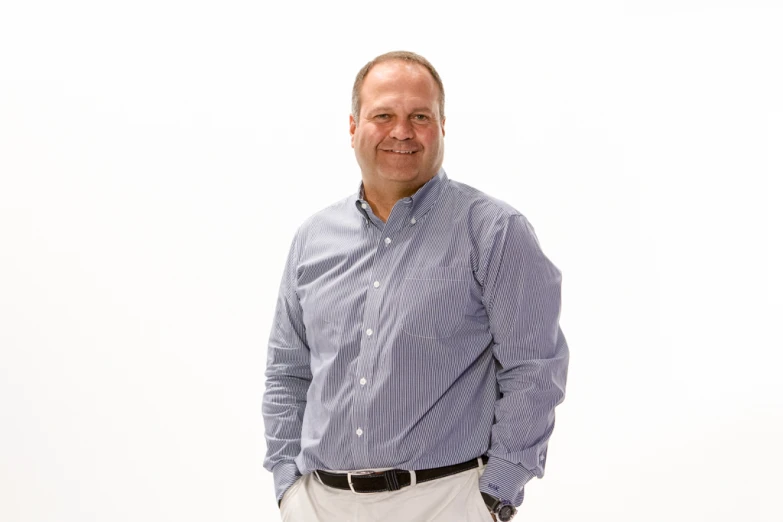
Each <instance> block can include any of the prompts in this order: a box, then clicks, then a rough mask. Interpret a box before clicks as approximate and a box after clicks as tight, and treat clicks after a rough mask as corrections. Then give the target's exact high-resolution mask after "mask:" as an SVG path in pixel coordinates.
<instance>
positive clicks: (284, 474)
mask: <svg viewBox="0 0 783 522" xmlns="http://www.w3.org/2000/svg"><path fill="white" fill-rule="evenodd" d="M272 475H273V477H274V481H275V497H277V505H278V506H279V505H280V500H281V499H282V498H283V494H284V493H285V492H286V490H287V489H288V488H290V487H291V486H292V485H293V483H294V482H296V480H297V479H298V478H299V477H301V476H302V474H301V473H299V468H297V467H296V463H295V462H294V461H292V460H289V461H285V462H280V463H279V464H277V465H276V466H275V467H274V468H272Z"/></svg>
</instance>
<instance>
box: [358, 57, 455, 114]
mask: <svg viewBox="0 0 783 522" xmlns="http://www.w3.org/2000/svg"><path fill="white" fill-rule="evenodd" d="M393 60H401V61H403V62H408V63H416V64H419V65H421V66H423V67H424V68H425V69H427V70H428V71H429V73H430V75H431V76H432V79H433V80H435V83H436V84H437V86H438V92H439V94H440V96H439V98H440V99H439V100H438V101H439V104H438V109H439V110H440V119H441V120H443V118H445V117H446V113H445V110H444V109H445V106H446V93H445V92H444V90H443V82H442V81H441V79H440V75H439V74H438V71H436V70H435V67H433V66H432V64H431V63H430V62H429V61H428V60H427V59H426V58H424V57H423V56H421V55H418V54H416V53H412V52H409V51H392V52H390V53H385V54H382V55H380V56H376V57H375V58H373V59H372V60H370V61H369V62H367V64H366V65H365V66H364V67H362V68H361V70H360V71H359V73H358V74H357V75H356V80H354V82H353V93H352V96H351V114H352V115H353V118H354V120H356V121H357V122H358V121H359V111H360V109H361V102H360V100H359V94H360V92H361V90H362V85H364V79H365V78H366V77H367V74H369V72H370V69H372V68H373V67H375V66H376V65H378V64H380V63H384V62H390V61H393Z"/></svg>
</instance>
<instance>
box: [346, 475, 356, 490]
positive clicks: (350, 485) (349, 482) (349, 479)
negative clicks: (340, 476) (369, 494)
mask: <svg viewBox="0 0 783 522" xmlns="http://www.w3.org/2000/svg"><path fill="white" fill-rule="evenodd" d="M348 487H349V488H351V491H353V492H354V493H356V490H355V489H353V482H351V474H350V473H348Z"/></svg>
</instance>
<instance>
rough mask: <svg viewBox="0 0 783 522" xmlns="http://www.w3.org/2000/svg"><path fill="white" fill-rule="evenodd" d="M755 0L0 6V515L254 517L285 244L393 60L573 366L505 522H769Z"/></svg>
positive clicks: (774, 399)
mask: <svg viewBox="0 0 783 522" xmlns="http://www.w3.org/2000/svg"><path fill="white" fill-rule="evenodd" d="M782 26H783V8H781V7H780V4H779V3H778V2H772V1H770V2H756V1H744V2H740V1H706V0H705V1H696V0H678V1H673V0H665V1H657V2H643V1H638V2H633V1H619V0H618V1H597V2H575V1H564V2H537V3H524V4H519V5H516V4H513V3H511V2H509V3H502V2H491V1H490V2H481V3H479V4H461V3H459V2H454V3H446V2H438V3H427V2H408V3H392V4H388V3H384V4H372V3H369V2H358V1H357V2H350V3H349V2H336V3H335V2H305V3H293V2H291V3H287V4H286V3H284V2H275V3H274V5H269V4H268V3H265V2H249V1H226V2H220V3H218V2H184V1H176V0H156V1H154V2H153V1H137V2H99V1H86V0H76V1H73V2H53V1H48V2H43V1H29V2H21V1H16V2H14V1H13V0H10V1H8V2H4V3H3V5H2V6H1V7H0V520H2V521H3V522H77V521H78V522H88V521H100V522H125V521H134V522H136V521H139V522H140V521H174V520H176V521H178V520H187V521H191V522H206V521H210V522H215V521H232V522H240V521H259V520H263V521H267V520H270V521H271V520H276V517H277V506H276V504H275V501H274V493H273V487H272V475H271V474H270V473H268V472H266V471H265V470H264V469H263V468H262V459H263V456H264V453H265V442H264V436H263V423H262V419H261V398H262V394H263V390H264V376H263V372H264V368H265V363H266V341H267V338H268V334H269V329H270V324H271V318H272V311H273V306H274V303H275V298H276V294H277V288H278V284H279V279H280V275H281V269H282V264H283V261H284V258H285V255H286V252H287V249H288V245H289V242H290V240H291V237H292V234H293V232H294V230H295V229H296V227H297V226H298V225H299V224H300V223H301V222H302V221H303V220H304V219H305V218H306V217H307V216H309V215H310V214H312V213H313V212H315V211H317V210H319V209H321V208H323V207H325V206H326V205H328V204H330V203H332V202H333V201H335V200H337V199H339V198H342V197H344V196H346V195H348V194H349V193H351V192H352V191H354V190H356V188H357V187H358V182H359V179H360V178H359V170H358V167H357V166H356V163H355V159H354V156H353V151H352V149H351V148H350V144H349V135H348V112H349V108H350V88H351V85H352V82H353V77H354V75H355V74H356V72H357V71H358V69H359V68H360V67H361V66H362V65H363V64H364V63H366V62H367V61H368V60H370V59H371V58H373V57H374V56H376V55H378V54H381V53H383V52H386V51H390V50H398V49H406V50H412V51H415V52H418V53H420V54H423V55H424V56H425V57H427V58H428V59H430V60H431V61H432V62H433V63H434V65H435V66H436V67H437V68H438V69H439V71H440V73H441V76H442V78H443V80H444V83H445V87H446V114H447V123H446V159H445V162H444V167H445V168H446V170H447V172H448V174H449V176H450V177H451V178H452V179H454V180H458V181H462V182H465V183H468V184H470V185H473V186H475V187H477V188H479V189H481V190H483V191H485V192H487V193H489V194H491V195H494V196H496V197H500V198H501V199H504V200H506V201H507V202H509V203H511V204H512V205H514V206H515V207H516V208H518V209H519V210H520V211H521V212H522V213H523V214H524V215H525V216H527V218H528V219H529V220H530V221H531V222H532V224H533V225H534V227H535V229H536V231H537V234H538V237H539V240H540V242H541V245H542V247H543V249H544V251H545V253H546V254H547V255H548V256H549V257H550V259H552V261H553V262H554V263H555V264H556V266H558V267H559V268H560V269H561V271H562V273H563V308H562V315H561V326H562V328H563V330H564V332H565V335H566V338H567V340H568V342H569V345H570V347H571V366H570V371H569V382H568V389H567V394H566V399H565V402H564V403H563V404H562V405H561V406H560V407H559V408H558V410H557V422H556V428H555V432H554V434H553V436H552V439H551V441H550V449H549V458H548V460H547V469H546V475H545V477H544V479H543V480H538V479H534V480H533V481H532V482H531V483H530V484H529V485H528V487H527V490H526V501H525V504H524V505H523V507H522V509H521V512H520V515H519V519H520V520H522V521H540V522H544V521H551V522H561V521H568V520H574V521H576V520H580V521H588V520H589V521H601V522H628V521H632V522H653V521H656V522H658V521H661V520H673V521H683V522H685V521H710V522H713V521H726V522H728V521H738V520H739V521H743V522H751V521H753V522H755V521H764V522H767V521H769V522H773V521H780V520H783V509H781V507H780V503H779V497H780V493H779V491H780V486H781V483H780V469H781V466H783V451H782V450H781V440H783V393H781V390H782V386H781V382H780V378H779V377H778V375H779V372H780V370H779V368H780V366H781V364H782V363H783V355H781V351H783V346H782V344H781V340H780V334H779V332H778V331H776V330H777V328H779V327H780V325H781V317H783V299H782V298H781V295H783V278H781V270H780V267H781V266H783V249H782V248H781V241H780V238H781V236H782V235H783V234H781V225H783V213H782V212H781V207H780V206H781V198H783V181H782V178H783V103H782V101H781V94H780V93H783V73H782V68H781V63H783V53H781V49H783V36H782V35H783V33H782V32H781V27H782Z"/></svg>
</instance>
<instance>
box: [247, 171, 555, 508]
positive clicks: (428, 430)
mask: <svg viewBox="0 0 783 522" xmlns="http://www.w3.org/2000/svg"><path fill="white" fill-rule="evenodd" d="M362 196H363V192H362V190H361V188H360V190H359V192H358V193H355V194H354V195H352V196H351V197H348V198H346V199H344V200H342V201H340V202H338V203H336V204H334V205H332V206H330V207H328V208H326V209H324V210H322V211H321V212H319V213H317V214H315V215H314V216H312V217H311V218H309V219H308V220H307V221H306V222H305V223H304V224H303V225H302V226H301V227H300V228H299V230H298V231H297V233H296V236H295V238H294V240H293V243H292V245H291V250H290V253H289V255H288V260H287V263H286V266H285V272H284V274H283V279H282V283H281V286H280V293H279V296H278V300H277V308H276V312H275V317H274V324H273V327H272V333H271V336H270V340H269V351H268V355H267V369H266V378H267V380H266V392H265V394H264V400H263V415H264V422H265V426H266V442H267V455H266V458H265V459H264V467H265V468H266V469H268V470H271V471H272V472H273V474H274V480H275V493H276V495H277V499H278V500H279V499H280V498H281V497H282V496H283V493H284V492H285V490H286V489H287V488H288V487H289V486H290V485H291V484H293V483H294V481H295V480H296V479H297V478H298V477H299V476H300V475H303V474H306V473H310V472H312V471H313V470H315V469H324V470H362V469H377V468H392V467H394V468H399V469H409V470H413V469H425V468H434V467H439V466H446V465H450V464H456V463H459V462H463V461H467V460H470V459H473V458H475V457H477V456H479V455H482V454H485V453H486V454H488V455H489V462H488V463H487V468H486V470H485V472H484V474H483V475H482V477H481V481H480V488H481V490H482V491H484V492H486V493H489V494H491V495H493V496H496V497H499V498H502V499H506V500H509V501H511V502H513V503H514V504H516V505H517V506H518V505H520V504H521V503H522V500H523V497H524V489H523V486H524V485H525V483H526V482H527V481H528V480H530V479H531V478H532V477H534V476H537V477H542V476H543V474H544V465H545V460H546V448H547V441H548V439H549V436H550V434H551V433H552V429H553V428H554V422H555V413H554V409H555V406H556V405H557V404H559V403H560V402H561V401H562V400H563V398H564V394H565V386H566V375H567V368H568V357H569V352H568V346H567V344H566V340H565V338H564V337H563V333H562V331H561V330H560V327H559V325H558V319H559V315H560V281H561V274H560V271H559V270H558V269H557V268H556V267H555V266H554V265H553V264H552V263H551V262H550V261H549V260H548V259H547V258H546V257H545V256H544V254H543V253H542V251H541V248H540V247H539V244H538V240H537V239H536V236H535V233H534V231H533V228H532V227H531V225H530V224H529V223H528V221H527V220H526V219H525V217H524V216H522V215H521V214H520V213H519V212H517V211H516V210H514V209H513V208H511V207H510V206H509V205H507V204H505V203H503V202H501V201H498V200H496V199H493V198H491V197H489V196H487V195H485V194H483V193H482V192H480V191H478V190H476V189H474V188H471V187H469V186H467V185H464V184H462V183H457V182H454V181H450V180H449V179H448V177H447V176H446V173H445V172H444V171H443V169H441V170H440V171H439V173H438V174H437V175H436V176H435V177H434V178H432V179H431V180H430V181H428V182H427V183H426V184H425V185H424V186H422V187H421V188H420V189H419V190H418V191H417V192H416V193H415V194H414V195H413V196H411V197H408V198H404V199H401V200H399V201H398V202H397V203H396V204H395V205H394V208H393V209H392V212H391V214H390V215H389V217H388V220H387V221H386V222H385V223H384V222H383V221H381V220H380V219H379V218H378V217H377V216H375V215H374V214H373V212H372V209H371V208H370V206H369V204H368V203H367V202H366V201H364V200H363V199H362Z"/></svg>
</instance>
